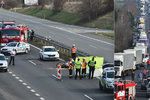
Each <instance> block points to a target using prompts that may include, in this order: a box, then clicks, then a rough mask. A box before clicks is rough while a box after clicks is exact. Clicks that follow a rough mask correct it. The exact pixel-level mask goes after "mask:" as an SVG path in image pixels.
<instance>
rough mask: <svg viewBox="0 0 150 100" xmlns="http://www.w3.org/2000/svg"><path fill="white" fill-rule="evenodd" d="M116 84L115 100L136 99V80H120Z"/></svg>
mask: <svg viewBox="0 0 150 100" xmlns="http://www.w3.org/2000/svg"><path fill="white" fill-rule="evenodd" d="M114 85H115V88H114V100H135V96H136V85H137V84H136V83H135V82H134V81H130V80H120V81H118V82H115V83H114Z"/></svg>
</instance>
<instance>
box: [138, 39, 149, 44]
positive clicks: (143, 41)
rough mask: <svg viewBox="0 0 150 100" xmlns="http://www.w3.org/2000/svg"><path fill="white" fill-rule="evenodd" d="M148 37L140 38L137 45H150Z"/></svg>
mask: <svg viewBox="0 0 150 100" xmlns="http://www.w3.org/2000/svg"><path fill="white" fill-rule="evenodd" d="M148 42H149V41H148V39H147V38H140V39H139V40H138V41H137V43H136V46H140V45H143V46H148Z"/></svg>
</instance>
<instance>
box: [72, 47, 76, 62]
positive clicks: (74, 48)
mask: <svg viewBox="0 0 150 100" xmlns="http://www.w3.org/2000/svg"><path fill="white" fill-rule="evenodd" d="M76 53H77V48H76V47H75V44H73V45H72V48H71V58H72V59H73V60H74V61H75V60H76V56H77V55H76Z"/></svg>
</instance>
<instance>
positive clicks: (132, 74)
mask: <svg viewBox="0 0 150 100" xmlns="http://www.w3.org/2000/svg"><path fill="white" fill-rule="evenodd" d="M134 75H135V73H134V70H133V69H132V73H131V77H132V80H133V81H134Z"/></svg>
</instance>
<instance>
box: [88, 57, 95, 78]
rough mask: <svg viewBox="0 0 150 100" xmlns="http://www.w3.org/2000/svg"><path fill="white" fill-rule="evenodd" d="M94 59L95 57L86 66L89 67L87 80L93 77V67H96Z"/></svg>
mask: <svg viewBox="0 0 150 100" xmlns="http://www.w3.org/2000/svg"><path fill="white" fill-rule="evenodd" d="M94 58H95V57H92V60H90V61H89V62H88V66H89V79H93V76H94V71H95V65H96V61H94ZM91 75H92V76H91Z"/></svg>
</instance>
